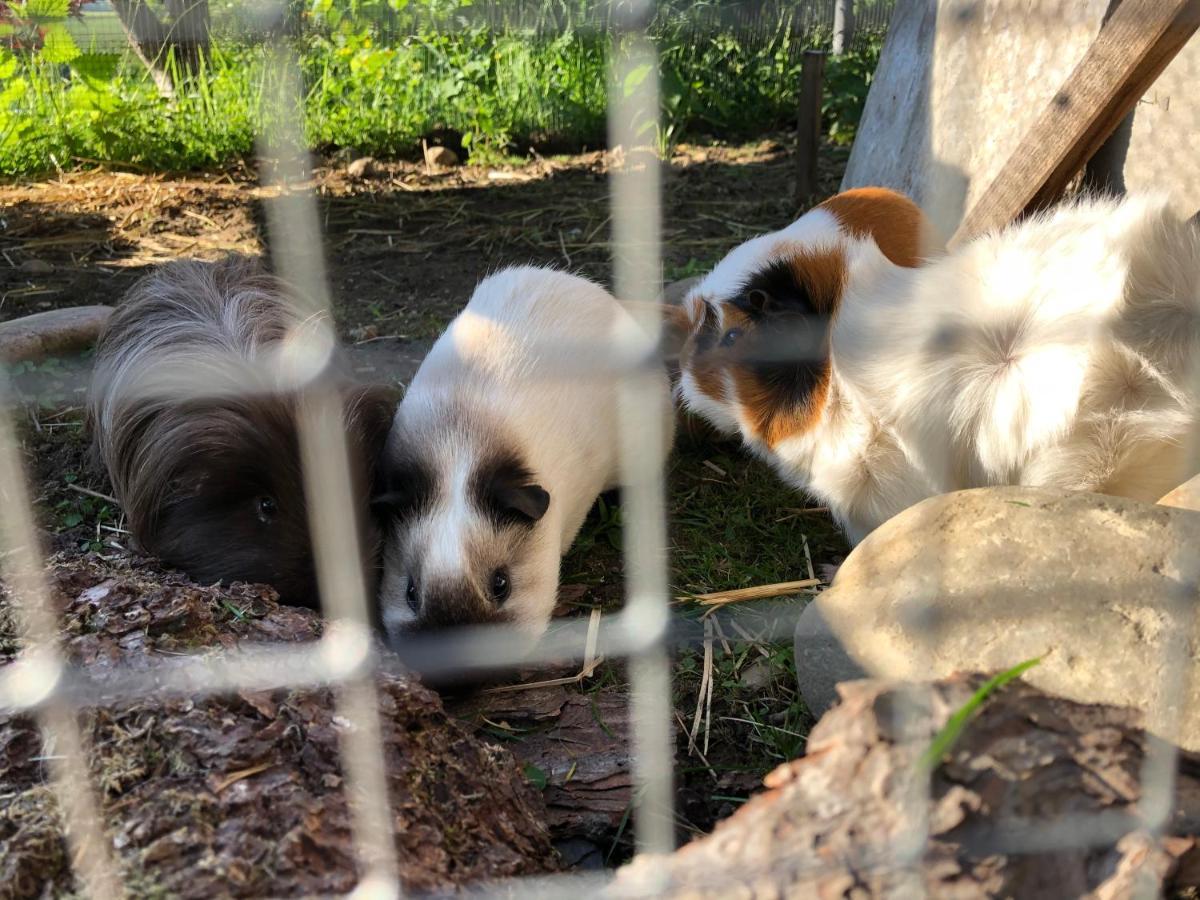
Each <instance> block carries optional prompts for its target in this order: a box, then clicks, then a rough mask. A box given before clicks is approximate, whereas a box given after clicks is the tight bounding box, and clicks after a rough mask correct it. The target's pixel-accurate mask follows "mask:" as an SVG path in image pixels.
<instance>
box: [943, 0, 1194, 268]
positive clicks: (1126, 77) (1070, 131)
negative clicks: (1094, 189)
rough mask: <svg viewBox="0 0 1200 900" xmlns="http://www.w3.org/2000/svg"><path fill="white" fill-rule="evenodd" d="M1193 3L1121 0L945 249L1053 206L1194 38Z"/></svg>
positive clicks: (1183, 0)
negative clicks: (1067, 186) (1025, 213)
mask: <svg viewBox="0 0 1200 900" xmlns="http://www.w3.org/2000/svg"><path fill="white" fill-rule="evenodd" d="M1198 17H1200V0H1123V2H1122V3H1121V4H1120V5H1119V6H1118V7H1117V8H1116V11H1115V12H1114V13H1113V14H1112V17H1111V18H1109V20H1108V21H1107V22H1106V23H1105V25H1104V27H1103V28H1101V29H1100V34H1099V35H1098V36H1097V38H1096V41H1095V43H1093V44H1092V46H1091V47H1090V48H1089V50H1088V52H1087V54H1086V55H1085V56H1084V58H1083V59H1082V60H1081V61H1080V63H1079V65H1078V66H1077V67H1076V68H1075V71H1074V72H1072V73H1071V75H1070V77H1069V78H1067V81H1066V83H1065V84H1064V85H1063V86H1062V87H1061V88H1060V89H1059V91H1058V93H1057V94H1056V95H1055V97H1054V99H1053V100H1052V101H1051V102H1050V105H1049V106H1048V107H1047V108H1046V109H1044V110H1043V111H1042V113H1041V115H1040V116H1039V117H1038V119H1037V121H1036V122H1034V124H1033V127H1031V128H1030V129H1029V131H1027V132H1026V134H1025V137H1024V139H1023V140H1022V141H1021V142H1020V144H1018V146H1017V148H1016V149H1015V150H1014V152H1013V153H1012V155H1011V156H1010V157H1009V160H1008V162H1007V163H1006V164H1005V165H1004V168H1003V169H1001V171H1000V174H999V175H997V176H996V178H995V180H994V181H992V183H991V184H990V185H988V187H987V189H986V190H985V191H984V193H983V194H982V195H981V196H980V198H979V200H978V201H977V202H976V203H975V205H974V207H973V208H972V209H971V210H970V211H969V212H968V213H967V215H966V217H965V218H964V219H963V222H962V224H961V225H960V226H959V228H958V231H957V232H956V233H955V235H954V237H953V239H952V240H951V244H957V243H960V242H962V241H964V240H969V239H970V238H972V237H974V236H975V235H978V234H980V233H982V232H984V231H987V230H989V229H992V228H997V227H1000V226H1002V225H1007V224H1008V223H1009V222H1011V221H1012V220H1013V219H1015V218H1016V217H1017V216H1019V215H1020V214H1021V213H1022V212H1023V211H1024V210H1026V209H1027V208H1031V209H1032V208H1037V207H1039V206H1043V205H1045V204H1047V203H1050V202H1053V201H1054V200H1055V199H1056V198H1057V197H1058V196H1059V195H1060V194H1061V193H1062V190H1063V188H1064V187H1065V186H1066V184H1067V182H1068V181H1069V180H1070V179H1071V177H1072V176H1073V175H1074V174H1075V173H1076V172H1078V171H1079V170H1080V169H1081V168H1083V165H1084V163H1086V162H1087V160H1088V159H1090V158H1091V156H1092V155H1093V154H1094V153H1095V152H1096V150H1097V149H1098V148H1099V147H1100V145H1101V144H1103V143H1104V141H1105V140H1106V139H1107V138H1108V136H1109V135H1110V134H1112V133H1113V131H1114V129H1116V127H1117V125H1118V124H1120V122H1121V120H1122V119H1124V118H1125V116H1127V115H1128V114H1129V111H1130V110H1131V109H1133V107H1134V105H1135V104H1136V103H1137V101H1138V98H1139V97H1141V96H1142V95H1143V94H1144V93H1145V92H1146V90H1147V88H1149V87H1150V85H1151V84H1153V83H1154V79H1155V78H1157V77H1158V75H1159V73H1160V72H1162V70H1163V69H1165V68H1166V67H1167V64H1168V63H1169V62H1170V61H1171V59H1172V58H1173V57H1174V56H1175V54H1176V53H1178V52H1179V50H1180V48H1181V47H1183V45H1184V44H1185V43H1187V40H1188V38H1190V37H1191V36H1192V34H1194V33H1195V31H1196V28H1197V24H1198Z"/></svg>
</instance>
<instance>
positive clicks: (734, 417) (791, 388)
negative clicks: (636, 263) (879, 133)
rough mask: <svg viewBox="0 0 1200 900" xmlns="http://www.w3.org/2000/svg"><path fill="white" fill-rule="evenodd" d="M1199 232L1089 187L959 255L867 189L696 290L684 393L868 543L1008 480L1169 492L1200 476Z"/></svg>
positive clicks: (1146, 201)
mask: <svg viewBox="0 0 1200 900" xmlns="http://www.w3.org/2000/svg"><path fill="white" fill-rule="evenodd" d="M1198 312H1200V229H1197V228H1196V227H1195V226H1194V225H1192V224H1189V223H1188V222H1186V221H1185V220H1183V219H1182V218H1180V217H1179V216H1177V215H1175V214H1174V213H1173V212H1172V211H1171V210H1170V207H1169V205H1168V203H1167V202H1166V200H1165V199H1163V198H1158V197H1139V198H1132V199H1127V200H1123V201H1116V200H1100V199H1086V200H1082V201H1078V202H1074V203H1071V204H1068V205H1064V206H1061V207H1059V208H1058V209H1056V210H1054V211H1052V212H1049V213H1047V214H1043V215H1039V216H1036V217H1033V218H1030V219H1028V220H1026V221H1024V222H1022V223H1020V224H1018V225H1014V226H1012V227H1010V228H1007V229H1004V230H1002V231H999V232H997V233H994V234H990V235H987V236H984V237H981V238H979V239H977V240H975V241H973V242H971V243H969V244H967V245H965V246H963V247H961V248H960V249H958V250H956V251H955V252H953V253H951V254H949V255H943V253H942V251H941V250H940V248H939V247H938V246H937V242H936V240H935V239H934V238H933V236H932V231H931V229H930V227H929V225H928V224H927V223H926V221H925V219H924V217H923V216H922V214H921V212H920V210H919V209H918V208H917V207H916V206H915V205H914V204H913V203H912V202H911V201H909V200H908V199H906V198H905V197H902V196H900V195H899V194H895V193H893V192H891V191H886V190H882V189H875V188H868V189H860V190H854V191H848V192H845V193H842V194H839V195H837V196H836V197H833V198H831V199H830V200H827V201H826V202H824V203H822V204H821V205H820V206H817V207H816V208H814V209H813V210H811V211H810V212H808V213H807V214H805V215H804V216H802V217H801V218H800V219H799V220H798V221H796V222H795V223H793V224H792V225H790V226H788V227H787V228H785V229H783V230H782V231H777V232H775V233H774V234H769V235H765V236H762V237H757V238H754V239H753V240H750V241H748V242H746V243H745V244H743V245H741V246H740V247H737V248H736V249H734V250H733V251H732V252H731V253H730V254H729V255H728V256H726V257H725V259H723V260H722V261H721V262H720V263H719V264H718V265H717V267H716V268H715V269H714V270H713V271H712V272H711V273H710V274H709V275H708V276H707V277H706V278H704V280H703V281H701V282H700V283H699V284H697V285H696V286H695V288H693V289H692V290H691V291H690V292H689V294H688V295H687V296H686V297H685V299H684V303H683V306H682V307H681V309H679V310H678V311H676V312H675V313H674V315H675V316H676V317H677V319H676V321H675V322H674V323H672V324H674V326H675V327H676V328H678V329H680V330H681V334H680V336H681V338H682V349H681V351H680V381H679V386H678V392H679V394H680V396H681V398H682V400H683V402H684V404H685V405H686V407H687V408H688V409H690V410H692V411H693V412H695V413H697V414H699V415H700V416H702V417H703V418H705V419H707V420H708V421H709V422H711V423H712V424H713V425H714V426H716V427H717V428H718V429H720V430H723V431H726V432H729V433H736V434H740V435H741V437H742V438H743V440H744V441H745V443H746V444H747V446H748V447H749V448H750V449H751V450H752V451H753V452H754V453H756V454H757V455H759V456H761V457H763V458H765V459H767V460H769V461H770V462H771V463H772V464H773V465H774V467H775V468H776V469H777V470H778V472H779V473H780V474H781V476H782V477H783V478H784V479H786V480H787V481H788V482H790V483H791V484H793V485H794V486H796V487H797V488H800V489H804V490H807V491H809V492H810V493H812V494H813V495H815V496H816V497H817V498H819V499H820V500H821V501H823V502H824V503H826V504H827V505H828V506H829V508H830V510H831V512H832V513H833V515H834V517H835V518H836V519H837V520H838V522H839V523H840V524H841V525H842V526H843V528H844V529H845V531H846V533H847V535H848V536H849V538H850V540H851V541H852V542H854V543H857V542H858V541H860V540H861V539H862V538H863V537H864V536H866V535H867V534H868V533H869V532H870V531H871V530H872V529H874V528H876V527H877V526H878V525H880V524H881V523H882V522H884V521H885V520H887V519H888V518H890V517H891V516H893V515H895V514H896V513H898V512H900V511H901V510H903V509H905V508H906V507H908V506H911V505H912V504H914V503H917V502H919V501H920V500H923V499H925V498H926V497H930V496H932V495H935V494H940V493H945V492H948V491H953V490H959V489H964V488H970V487H980V486H985V485H996V484H1021V485H1044V486H1057V487H1062V488H1066V489H1070V490H1087V491H1096V492H1100V493H1107V494H1116V495H1120V496H1126V497H1134V498H1139V499H1145V500H1150V501H1153V500H1156V499H1157V498H1158V497H1160V496H1161V495H1163V494H1164V493H1166V492H1167V491H1168V490H1170V489H1171V488H1172V487H1174V486H1175V485H1177V484H1179V483H1180V482H1181V481H1183V480H1184V479H1185V478H1187V477H1188V476H1190V475H1191V474H1193V473H1195V472H1196V471H1197V469H1198V468H1200V467H1198V466H1197V462H1196V459H1197V457H1196V455H1195V452H1194V450H1193V444H1192V442H1191V439H1190V438H1191V434H1192V431H1193V430H1194V428H1195V426H1196V398H1197V393H1196V389H1195V385H1194V383H1193V382H1194V375H1195V374H1197V373H1196V372H1194V370H1193V367H1194V364H1195V362H1196V361H1197V360H1200V315H1198Z"/></svg>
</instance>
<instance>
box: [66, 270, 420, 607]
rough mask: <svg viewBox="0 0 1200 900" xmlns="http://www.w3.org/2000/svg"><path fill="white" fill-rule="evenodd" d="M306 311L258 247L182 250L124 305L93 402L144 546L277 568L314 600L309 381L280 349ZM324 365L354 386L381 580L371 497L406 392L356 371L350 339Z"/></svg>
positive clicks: (101, 357) (343, 385)
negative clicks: (303, 457)
mask: <svg viewBox="0 0 1200 900" xmlns="http://www.w3.org/2000/svg"><path fill="white" fill-rule="evenodd" d="M307 324H310V322H306V320H305V318H304V317H303V315H302V314H301V313H300V312H299V311H298V310H297V309H296V308H295V307H294V305H293V304H292V303H291V302H290V300H289V299H288V292H287V289H286V287H285V285H284V284H283V283H282V282H280V281H279V280H278V279H276V278H274V277H273V276H271V275H270V274H268V273H267V272H266V271H265V270H264V269H263V268H262V266H261V265H260V264H259V263H258V262H257V261H255V260H252V259H250V258H247V257H240V256H231V257H228V258H226V259H224V260H222V261H220V262H215V263H210V262H201V261H195V260H181V261H177V262H173V263H169V264H167V265H165V266H163V267H162V268H160V269H159V270H157V271H156V272H154V273H153V274H151V275H149V276H147V277H145V278H143V279H142V280H141V281H139V282H138V283H137V284H135V285H134V286H133V288H131V289H130V291H129V293H128V294H127V295H126V297H125V298H124V299H123V301H122V302H121V303H120V304H119V305H118V306H117V308H116V309H115V311H114V312H113V315H112V318H111V319H110V320H109V322H108V325H107V327H106V328H105V331H104V333H103V334H102V335H101V337H100V340H99V343H98V345H97V348H96V362H95V371H94V374H93V378H92V387H91V390H90V392H89V398H88V411H87V417H88V427H89V429H90V431H91V434H92V440H93V452H94V454H95V457H96V459H97V461H98V462H99V463H102V464H103V466H104V467H105V468H106V469H107V471H108V475H109V478H110V479H111V481H112V485H113V489H114V491H115V493H116V496H117V499H118V500H119V501H120V503H121V507H122V509H123V510H124V511H125V515H126V518H127V521H128V526H129V529H130V531H131V532H132V535H133V538H134V541H135V542H136V543H137V544H138V545H139V547H140V549H142V550H144V551H145V552H147V553H150V554H152V555H154V556H157V557H158V558H159V559H160V560H162V561H163V562H164V563H166V564H167V565H170V566H173V567H176V568H178V569H181V570H182V571H184V572H185V573H187V574H188V575H189V576H190V577H192V578H193V579H194V580H196V581H198V582H201V583H212V582H217V581H249V582H257V583H265V584H270V585H272V586H273V587H274V588H275V589H276V590H277V591H278V592H279V594H280V597H281V598H282V599H283V600H284V601H286V602H289V603H293V604H296V605H303V606H316V605H317V587H316V573H315V567H314V563H313V552H312V543H311V538H310V535H309V527H308V508H307V504H306V502H305V497H304V487H303V472H302V469H301V462H300V447H299V439H298V432H297V421H296V416H297V413H298V411H299V410H300V409H301V404H302V403H304V402H305V395H304V394H303V393H302V392H300V391H299V390H297V389H296V388H295V387H294V386H293V385H289V384H287V383H285V382H284V381H282V380H281V376H280V374H279V372H280V369H279V368H278V366H277V365H275V364H274V363H277V362H278V361H279V354H280V352H281V351H282V349H283V347H284V346H285V340H286V338H287V337H288V336H289V335H291V334H295V333H297V329H300V328H303V327H305V326H306V325H307ZM318 378H319V379H326V380H325V382H324V383H325V384H326V385H332V386H334V387H335V388H336V389H337V391H338V393H339V394H340V397H341V401H342V407H343V419H344V421H343V423H342V424H343V426H344V427H345V430H346V435H347V438H348V440H347V445H348V449H349V454H350V462H351V470H352V471H351V477H352V482H353V485H354V491H355V494H356V496H355V507H356V509H358V510H361V511H362V512H361V514H360V517H359V523H360V528H359V535H360V538H361V545H362V546H363V548H364V555H365V557H366V558H365V559H364V561H363V563H364V567H365V571H366V573H367V575H368V584H370V585H373V583H374V577H375V565H376V564H375V554H376V550H377V544H378V538H377V534H376V530H375V527H374V525H373V524H372V522H371V519H370V516H369V515H368V513H367V510H368V508H369V503H368V498H369V496H370V492H371V490H372V482H373V480H374V477H375V461H376V458H377V457H378V456H379V454H380V452H381V450H382V447H383V442H384V440H385V439H386V436H387V432H388V428H389V426H390V424H391V417H392V413H393V412H394V410H395V405H396V401H397V399H398V398H397V392H396V391H394V390H393V389H391V388H389V387H385V386H382V385H368V384H361V383H359V382H357V381H355V380H354V379H353V378H351V377H350V376H349V374H348V373H347V372H346V371H345V370H344V368H343V366H342V364H341V362H340V360H338V359H337V357H336V354H335V356H334V357H333V359H332V361H331V362H330V363H329V364H328V365H327V366H326V367H325V368H324V370H323V371H322V372H321V374H320V375H319V376H318Z"/></svg>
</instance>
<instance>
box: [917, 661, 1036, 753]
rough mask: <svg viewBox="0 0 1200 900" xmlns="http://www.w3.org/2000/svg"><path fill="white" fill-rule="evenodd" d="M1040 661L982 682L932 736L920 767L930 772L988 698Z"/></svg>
mask: <svg viewBox="0 0 1200 900" xmlns="http://www.w3.org/2000/svg"><path fill="white" fill-rule="evenodd" d="M1041 661H1042V658H1041V657H1040V656H1038V657H1034V658H1033V659H1027V660H1025V661H1024V662H1022V663H1017V664H1016V665H1015V666H1013V667H1012V668H1011V669H1008V670H1006V671H1004V672H1001V673H1000V674H999V675H996V676H995V677H993V678H989V679H988V680H987V681H986V682H984V683H983V685H982V686H981V687H980V688H979V690H977V691H976V692H975V693H974V694H972V695H971V699H970V700H968V701H967V702H966V703H964V704H963V705H962V709H960V710H959V711H958V712H956V713H955V714H954V715H952V716H951V717H950V718H949V720H947V722H946V724H945V725H944V726H943V727H942V730H941V731H939V732H938V733H937V734H936V735H935V736H934V738H933V741H932V742H931V743H930V745H929V749H928V750H926V751H925V753H924V754H922V756H921V766H922V767H923V768H925V769H927V770H930V771H932V770H933V769H934V768H936V767H937V764H938V763H939V762H941V760H942V757H944V756H945V755H946V754H947V753H949V752H950V748H951V747H953V746H954V744H955V742H956V741H957V740H958V738H959V736H960V735H961V734H962V732H963V729H964V728H966V727H967V722H968V721H970V719H971V716H973V715H974V714H975V712H976V710H978V709H979V707H981V706H982V705H983V702H984V701H985V700H986V699H987V698H988V696H989V695H991V694H992V693H993V692H994V691H996V690H999V689H1000V688H1002V687H1004V685H1006V684H1008V683H1009V682H1010V681H1012V680H1013V679H1015V678H1020V677H1021V675H1023V674H1024V673H1025V672H1027V671H1028V670H1029V669H1032V668H1033V667H1034V666H1036V665H1037V664H1038V663H1040V662H1041Z"/></svg>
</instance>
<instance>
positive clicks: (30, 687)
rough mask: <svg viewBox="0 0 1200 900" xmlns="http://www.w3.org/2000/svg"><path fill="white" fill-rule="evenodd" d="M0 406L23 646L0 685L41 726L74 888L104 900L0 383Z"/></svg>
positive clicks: (5, 532)
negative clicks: (26, 706)
mask: <svg viewBox="0 0 1200 900" xmlns="http://www.w3.org/2000/svg"><path fill="white" fill-rule="evenodd" d="M0 377H3V376H0ZM0 406H2V407H3V408H2V409H0V499H2V502H0V551H2V552H3V561H4V565H3V574H4V578H5V580H6V582H7V586H8V593H9V603H10V604H11V606H12V608H13V610H14V611H15V613H16V617H15V618H16V620H17V623H16V624H17V628H18V633H19V635H20V637H21V643H22V654H21V656H20V657H19V658H18V662H17V663H14V664H13V665H15V666H18V667H19V668H17V669H16V670H12V669H10V671H8V672H6V673H5V674H6V675H7V676H8V678H7V679H6V685H5V687H7V688H8V689H9V690H8V693H10V694H13V693H16V694H18V696H19V695H21V694H24V696H23V697H21V698H20V699H23V700H25V701H26V703H28V704H29V705H30V706H31V707H33V708H34V716H35V718H36V719H37V722H38V724H39V725H40V726H41V729H42V735H43V744H44V747H45V750H44V755H45V759H46V762H47V763H48V768H49V772H50V783H51V787H52V788H53V790H54V796H55V798H56V800H57V801H58V807H59V815H60V816H61V818H62V823H63V833H64V835H65V836H66V840H67V848H68V851H69V852H70V857H71V866H72V868H73V870H74V872H75V874H76V877H77V879H78V881H79V886H80V888H81V889H82V892H83V893H84V895H85V896H88V897H94V898H97V900H107V898H110V897H120V896H122V895H123V890H122V887H121V882H120V879H119V877H118V874H117V867H116V866H115V864H114V862H113V860H112V856H111V853H110V851H109V847H108V840H107V838H106V837H105V835H104V828H103V825H102V819H101V817H100V815H99V812H98V810H99V806H98V802H97V799H96V795H95V792H94V789H93V787H92V785H91V783H90V780H89V778H88V772H89V771H90V767H89V766H88V761H87V747H86V742H85V740H84V736H83V734H82V732H81V730H80V728H79V722H78V719H77V716H78V710H76V709H75V708H74V707H73V706H72V705H71V704H70V702H69V701H67V700H66V699H65V698H63V697H62V696H59V695H57V692H58V691H59V689H60V686H61V684H62V679H63V674H64V661H63V659H62V655H61V653H60V652H59V647H58V621H57V616H56V615H55V604H54V602H53V599H52V597H51V594H50V588H49V584H48V583H47V581H46V570H45V566H44V562H43V560H42V554H41V550H40V549H39V536H38V529H37V526H36V524H35V523H34V520H33V506H32V503H31V500H30V496H29V491H28V489H27V487H26V482H25V471H24V466H23V464H22V462H21V457H20V450H19V447H20V444H19V443H18V442H17V437H16V433H15V431H14V429H13V423H12V418H11V416H12V410H13V409H14V408H15V403H14V401H13V397H12V393H11V392H10V391H9V389H8V384H7V379H5V380H4V383H3V384H0ZM39 694H40V695H41V696H40V697H39V696H37V695H39ZM9 699H10V698H5V700H9ZM11 699H16V698H11ZM39 700H40V701H42V702H41V703H40V704H39V703H38V701H39ZM35 704H37V705H36V706H35Z"/></svg>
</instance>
